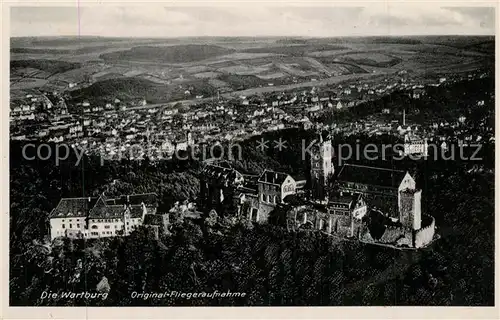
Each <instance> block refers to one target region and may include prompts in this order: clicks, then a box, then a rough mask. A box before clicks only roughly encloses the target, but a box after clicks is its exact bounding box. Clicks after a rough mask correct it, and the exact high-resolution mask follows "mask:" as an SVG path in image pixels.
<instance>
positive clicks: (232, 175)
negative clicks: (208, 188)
mask: <svg viewBox="0 0 500 320" xmlns="http://www.w3.org/2000/svg"><path fill="white" fill-rule="evenodd" d="M202 175H203V176H205V177H207V178H210V179H214V180H219V181H228V180H234V179H236V178H240V177H242V175H241V173H239V172H238V171H236V170H234V169H232V168H226V167H221V166H218V165H213V164H209V165H206V166H205V167H204V168H203V170H202Z"/></svg>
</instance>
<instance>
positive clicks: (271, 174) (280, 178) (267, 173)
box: [259, 170, 289, 185]
mask: <svg viewBox="0 0 500 320" xmlns="http://www.w3.org/2000/svg"><path fill="white" fill-rule="evenodd" d="M288 176H289V175H288V174H286V173H283V172H276V171H271V170H264V172H263V173H262V174H261V175H260V177H259V182H262V183H270V184H275V185H282V184H283V182H285V180H286V178H287V177H288Z"/></svg>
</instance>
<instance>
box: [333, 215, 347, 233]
mask: <svg viewBox="0 0 500 320" xmlns="http://www.w3.org/2000/svg"><path fill="white" fill-rule="evenodd" d="M331 233H332V234H335V235H338V236H342V237H349V236H350V235H351V217H350V216H347V215H337V214H333V215H332V232H331Z"/></svg>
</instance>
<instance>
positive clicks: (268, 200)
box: [267, 195, 271, 203]
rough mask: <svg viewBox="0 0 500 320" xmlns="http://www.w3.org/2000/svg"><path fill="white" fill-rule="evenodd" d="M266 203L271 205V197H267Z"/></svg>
mask: <svg viewBox="0 0 500 320" xmlns="http://www.w3.org/2000/svg"><path fill="white" fill-rule="evenodd" d="M267 202H269V203H271V196H270V195H267Z"/></svg>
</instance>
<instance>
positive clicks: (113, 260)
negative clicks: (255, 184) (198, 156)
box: [9, 129, 495, 306]
mask: <svg viewBox="0 0 500 320" xmlns="http://www.w3.org/2000/svg"><path fill="white" fill-rule="evenodd" d="M279 137H283V138H284V139H286V141H287V142H288V144H287V146H288V147H287V148H286V149H284V150H282V151H281V152H278V151H277V150H276V149H273V148H269V149H268V150H265V151H260V150H259V149H258V148H256V143H257V141H258V140H259V139H260V138H261V137H255V138H252V139H249V140H246V141H244V142H242V146H243V148H242V149H243V150H242V157H241V159H237V160H236V161H234V163H233V164H234V166H235V167H236V168H237V169H238V170H240V171H242V172H244V173H253V174H258V173H260V172H261V171H262V170H263V169H264V168H270V169H274V170H279V171H285V172H288V173H290V174H292V175H293V176H294V177H296V178H298V179H306V178H307V172H308V167H307V166H308V165H307V163H308V162H307V160H304V159H302V158H301V156H300V154H301V148H302V140H304V141H305V143H306V144H308V143H309V142H310V141H311V140H312V139H314V138H317V134H316V133H314V132H311V131H304V130H298V129H289V130H283V131H279V132H272V133H266V134H264V135H263V136H262V138H265V139H267V140H270V141H272V140H276V139H278V138H279ZM394 142H395V138H393V137H391V136H376V137H369V136H362V135H357V136H349V137H344V136H335V137H333V144H334V145H338V144H341V143H346V144H356V143H358V144H359V143H360V144H368V143H376V144H382V143H394ZM22 147H23V145H22V143H21V142H14V141H12V142H11V145H10V270H9V271H10V304H11V305H16V306H21V305H108V306H109V305H260V306H268V305H493V304H494V238H495V232H494V231H495V230H494V221H495V219H494V163H495V161H494V143H486V144H485V145H484V146H483V148H482V149H481V151H480V153H479V154H478V155H477V157H479V158H481V160H477V161H464V160H445V159H441V158H438V159H428V160H423V159H422V160H417V161H414V160H409V159H405V160H401V161H391V160H390V159H388V160H385V161H384V160H382V159H381V160H378V161H376V163H373V162H370V163H368V162H367V161H368V160H367V159H359V160H357V162H359V163H367V164H370V165H378V166H385V167H393V168H397V169H403V170H408V171H410V172H411V173H412V174H414V175H415V177H416V180H417V185H418V187H420V188H422V190H423V191H422V192H423V201H422V204H423V210H424V211H425V212H426V213H428V214H430V215H432V216H434V217H435V219H436V226H437V230H436V232H437V234H439V235H440V239H438V240H437V241H436V242H434V243H433V244H432V245H431V246H430V247H428V248H425V249H423V250H419V251H397V250H391V249H388V248H383V247H377V246H372V245H366V244H361V243H358V242H354V241H346V240H341V239H338V238H335V237H327V236H325V235H323V234H321V233H318V232H315V231H308V230H301V231H298V232H287V230H286V228H283V227H281V226H280V225H274V224H265V225H254V224H251V223H248V222H245V221H238V220H236V219H230V218H229V217H227V216H224V217H219V216H217V215H216V216H210V217H206V218H205V217H204V218H201V219H197V220H190V219H184V220H183V219H172V221H171V223H172V224H171V230H170V234H169V235H162V236H161V237H160V239H159V240H155V239H154V238H153V237H151V235H150V234H149V233H148V231H147V230H145V229H139V230H138V231H136V232H134V233H133V234H132V235H131V236H130V237H127V238H116V239H108V240H89V241H85V242H83V241H72V240H67V239H66V240H56V241H54V242H52V243H49V242H48V240H47V234H48V224H47V223H48V220H47V217H48V214H49V212H50V211H51V210H52V208H54V206H56V205H57V203H58V201H59V200H60V198H61V197H81V196H89V195H97V194H99V193H100V192H102V191H104V190H106V191H107V192H108V194H110V195H119V194H124V193H140V192H156V193H157V194H158V196H159V208H158V211H159V212H166V211H168V210H169V209H170V208H171V207H172V205H173V204H174V202H175V201H179V200H184V199H191V200H196V198H197V196H198V192H199V180H198V179H199V177H198V174H199V169H200V168H199V166H200V163H198V162H197V161H194V160H184V161H180V160H177V159H173V160H170V161H161V162H153V161H149V160H148V159H144V160H143V161H141V162H138V161H128V160H126V159H124V160H122V161H120V162H118V161H106V162H104V163H103V164H101V161H100V159H99V158H97V157H94V156H86V157H84V159H83V160H82V161H81V162H80V163H79V164H78V165H75V164H76V162H77V161H76V157H75V155H74V154H72V155H71V156H70V157H69V158H68V159H66V160H64V161H62V162H61V163H60V164H59V165H57V166H56V165H55V159H54V157H51V158H49V159H47V160H44V161H42V160H27V159H25V158H24V157H23V156H22ZM31 150H32V149H31ZM28 156H30V155H28ZM335 165H337V163H335ZM102 277H106V278H107V279H108V282H109V285H110V292H109V296H108V297H107V299H105V300H85V299H76V300H75V299H61V298H60V299H41V298H40V297H41V294H42V292H45V291H51V292H62V291H74V292H79V291H82V290H86V291H90V292H93V291H95V288H96V285H97V283H98V282H99V281H100V280H101V279H102ZM174 290H175V291H182V292H201V291H205V292H213V291H214V290H219V291H223V292H226V291H227V290H230V291H231V292H245V293H246V296H245V297H240V298H220V299H208V298H207V299H181V298H166V299H149V300H144V299H133V298H131V293H132V292H134V291H136V292H164V291H174Z"/></svg>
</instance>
